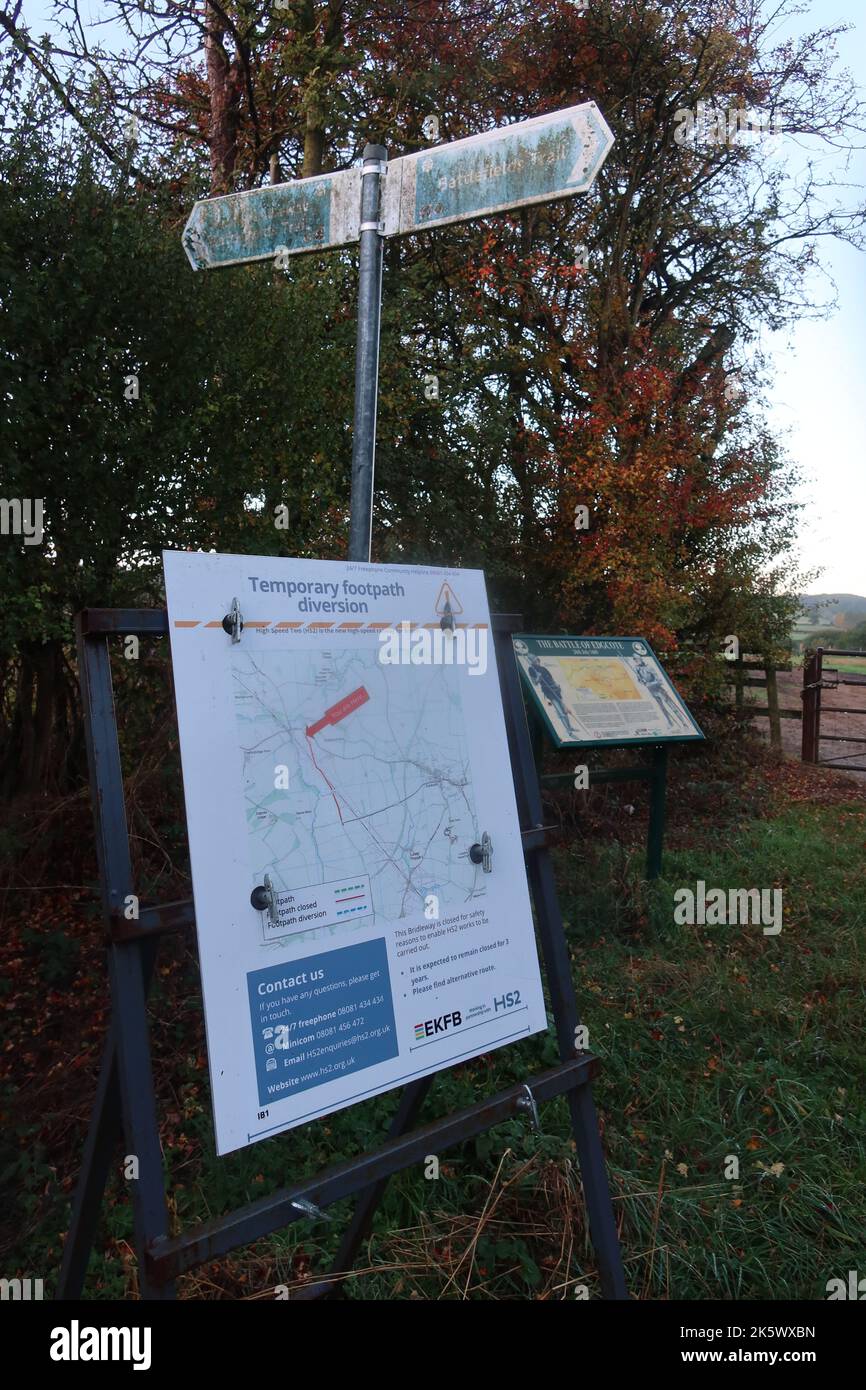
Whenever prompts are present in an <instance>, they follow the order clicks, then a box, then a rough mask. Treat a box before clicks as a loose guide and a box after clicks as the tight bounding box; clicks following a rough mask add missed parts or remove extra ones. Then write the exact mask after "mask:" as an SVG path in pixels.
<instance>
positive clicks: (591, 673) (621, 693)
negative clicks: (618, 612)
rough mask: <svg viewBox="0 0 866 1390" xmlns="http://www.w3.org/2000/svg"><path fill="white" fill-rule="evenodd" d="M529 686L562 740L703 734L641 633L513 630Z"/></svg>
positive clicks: (676, 738)
mask: <svg viewBox="0 0 866 1390" xmlns="http://www.w3.org/2000/svg"><path fill="white" fill-rule="evenodd" d="M513 641H514V651H515V654H516V656H517V663H518V666H519V668H520V674H521V676H522V677H523V684H524V688H525V690H526V691H527V693H528V694H529V696H530V698H531V700H532V703H533V706H534V708H535V709H536V710H537V712H538V713H539V714H540V716H541V718H542V721H543V723H544V725H545V726H546V728H547V731H548V733H549V734H550V736H551V738H552V740H553V742H554V743H555V744H556V746H557V747H558V748H570V747H579V746H583V747H585V746H587V745H588V744H593V745H595V746H597V747H598V746H604V745H605V744H617V745H621V744H624V743H682V742H687V741H688V740H690V739H700V738H703V734H702V733H701V731H700V729H699V728H698V725H697V724H696V723H695V721H694V719H693V718H692V716H691V714H690V712H689V710H688V708H687V706H686V704H685V702H684V700H683V699H682V696H681V695H680V694H679V692H678V691H677V690H675V689H674V687H673V685H672V684H671V682H670V681H669V680H668V677H667V675H666V674H665V672H664V670H663V668H662V666H661V665H660V663H659V661H658V659H657V658H656V657H655V656H654V654H653V652H652V651H651V649H650V647H649V645H648V643H647V642H645V641H644V640H643V638H641V637H535V636H524V635H523V634H521V635H520V636H519V637H515V638H514V639H513Z"/></svg>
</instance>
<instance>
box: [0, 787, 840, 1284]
mask: <svg viewBox="0 0 866 1390" xmlns="http://www.w3.org/2000/svg"><path fill="white" fill-rule="evenodd" d="M708 794H709V793H708ZM747 804H751V803H747ZM710 810H711V808H710ZM675 829H676V827H674V830H675ZM639 838H640V837H639V834H637V835H633V836H632V839H633V840H634V841H635V843H634V844H633V845H623V844H621V843H615V842H611V841H610V840H608V842H607V843H606V844H599V842H598V841H597V840H589V841H584V842H583V843H581V844H578V843H577V842H576V841H573V842H572V845H571V847H570V848H568V849H564V850H562V851H560V852H559V853H558V859H557V876H558V882H559V886H560V901H561V904H562V908H563V914H564V917H565V919H566V923H567V934H568V940H569V946H570V951H571V956H572V961H573V968H574V978H575V982H576V988H577V994H578V1002H579V1005H580V1008H581V1014H582V1017H583V1020H584V1022H585V1023H586V1024H587V1025H588V1027H589V1030H590V1040H589V1046H590V1049H591V1050H592V1051H594V1052H596V1053H597V1054H598V1055H599V1056H600V1058H601V1059H602V1073H601V1077H600V1079H599V1081H598V1083H597V1084H596V1087H595V1094H596V1100H597V1105H598V1108H599V1112H600V1114H601V1116H602V1122H603V1127H604V1143H605V1148H606V1152H607V1155H608V1162H609V1169H610V1174H611V1183H612V1187H613V1193H614V1200H615V1207H616V1212H617V1217H618V1220H619V1222H620V1225H621V1233H622V1241H623V1250H624V1255H625V1259H626V1268H627V1273H628V1279H629V1284H630V1287H631V1290H632V1292H633V1293H634V1294H635V1295H636V1296H639V1297H643V1298H650V1299H656V1298H676V1299H713V1298H722V1299H734V1298H743V1299H770V1298H793V1299H815V1298H823V1297H824V1296H825V1285H826V1281H827V1280H828V1279H829V1278H832V1277H839V1276H842V1277H844V1276H845V1275H846V1273H847V1271H848V1270H849V1269H858V1270H859V1271H860V1273H861V1274H863V1273H864V1272H866V1139H864V1136H866V1125H864V1120H866V1101H864V1096H863V1086H862V1077H863V1057H864V1017H866V1011H864V980H866V971H864V939H866V876H864V874H863V849H864V841H866V806H864V803H863V801H862V800H861V801H859V802H858V801H853V800H852V801H851V802H850V803H848V804H835V805H831V806H815V805H812V804H809V803H806V802H798V803H792V804H789V805H787V806H786V807H785V808H784V809H782V810H781V811H780V812H779V813H778V814H773V815H771V816H767V815H764V816H760V815H755V816H753V817H751V818H743V819H742V820H740V819H739V818H738V816H737V815H736V814H730V815H726V816H725V817H723V818H722V828H721V829H719V826H718V823H716V824H714V820H713V816H712V814H709V815H708V816H707V819H706V822H705V823H696V824H694V825H692V826H690V827H689V832H688V834H687V835H686V834H683V833H672V836H671V846H672V847H671V848H670V849H669V850H668V853H667V855H666V860H665V877H664V879H663V880H661V881H660V882H658V883H656V884H654V885H648V884H646V883H645V882H644V881H643V880H642V878H641V873H642V867H643V850H642V846H640V845H639V843H638V840H639ZM697 879H703V880H704V881H705V882H706V883H707V885H708V886H713V887H723V888H725V887H733V886H737V887H755V886H758V887H773V886H779V887H782V888H783V890H784V926H783V930H782V932H781V934H780V935H779V936H776V937H767V936H764V935H763V934H762V932H761V929H760V927H759V926H758V927H755V926H740V927H705V928H702V927H688V926H678V925H676V924H675V923H674V921H673V893H674V891H675V889H676V888H677V887H680V886H689V885H691V886H692V887H694V884H695V882H696V880H697ZM23 930H24V932H27V931H32V930H33V928H32V927H30V926H28V927H25V928H24V929H23ZM55 930H56V922H55V923H54V924H53V926H52V931H55ZM88 931H89V933H90V936H91V937H92V935H93V927H92V924H91V925H90V926H89V927H88ZM48 935H51V933H48ZM89 939H90V938H89V937H88V940H89ZM64 942H65V937H64ZM31 945H32V937H30V938H28V937H27V936H26V935H23V934H22V935H20V937H19V940H18V941H17V942H16V943H15V949H20V951H21V952H22V953H23V956H22V958H23V959H25V960H26V958H27V951H28V949H30V947H31ZM49 945H50V943H49ZM88 949H89V948H88ZM56 954H57V953H56V952H54V951H53V950H51V949H49V951H48V953H47V954H45V953H43V955H42V956H41V958H40V960H39V972H38V975H39V979H38V992H39V997H40V1000H41V1002H42V1005H43V1006H44V1005H45V1001H46V999H47V1001H48V1004H49V1006H50V1007H53V1008H54V1009H56V1011H57V1013H58V1014H59V1015H60V1027H59V1030H58V1035H57V1041H58V1045H59V1046H60V1048H61V1056H62V1055H65V1056H66V1058H67V1060H71V1055H72V1056H78V1055H84V1050H85V1043H84V1042H83V1041H82V1038H81V1037H79V1036H77V1031H76V1030H78V1029H79V1028H80V1029H81V1031H82V1034H84V1033H85V1032H86V1026H89V1025H90V1022H91V1021H92V1020H91V1014H92V1008H91V1006H90V1005H89V1004H86V1003H85V1004H83V1005H82V1007H83V1008H86V1010H87V1025H85V1021H84V1016H83V1015H82V1017H81V1018H80V1019H76V1018H75V1017H71V1016H70V1014H69V1009H70V1008H71V1007H72V1004H71V1002H70V1001H71V1000H72V999H74V998H75V996H76V995H77V993H78V992H79V991H81V993H82V998H84V997H85V996H86V990H85V989H84V981H86V980H89V979H90V978H91V975H90V972H94V978H95V972H98V971H99V969H100V965H99V963H98V957H94V958H92V959H88V950H87V949H85V948H84V947H83V946H82V947H81V948H76V949H75V950H71V949H70V948H69V946H68V944H64V945H63V949H62V951H61V952H60V954H57V959H55V958H54V957H55V955H56ZM25 973H26V972H25ZM52 990H53V991H54V993H52V992H51V991H52ZM198 991H199V986H198V981H197V973H196V968H195V960H194V956H193V954H192V951H191V949H190V947H189V945H188V944H184V943H182V942H181V941H177V942H176V943H175V944H174V945H173V946H170V947H169V948H168V950H167V952H166V953H165V955H164V956H163V958H162V964H161V966H160V968H159V970H158V972H157V976H156V988H155V992H154V995H153V998H152V1000H151V1004H150V1011H151V1023H152V1030H153V1047H154V1064H155V1073H156V1076H157V1083H158V1106H159V1113H160V1118H161V1136H162V1142H163V1148H164V1152H165V1158H166V1170H167V1174H166V1176H167V1180H168V1190H169V1210H170V1219H171V1223H172V1227H173V1229H180V1228H181V1227H186V1226H187V1225H189V1224H190V1223H192V1222H197V1221H201V1220H205V1219H207V1218H208V1217H210V1216H213V1215H217V1214H219V1213H221V1212H223V1211H226V1210H228V1209H230V1208H231V1207H235V1206H238V1205H240V1204H242V1203H244V1202H247V1201H249V1200H253V1199H255V1198H256V1197H259V1196H262V1195H264V1194H266V1193H268V1192H270V1191H272V1190H273V1189H274V1188H276V1187H277V1186H280V1185H282V1184H283V1183H285V1182H287V1181H291V1179H292V1177H293V1176H295V1175H298V1176H300V1175H301V1174H303V1173H306V1172H309V1171H311V1170H314V1169H316V1168H318V1167H322V1166H325V1165H327V1164H330V1163H334V1162H337V1161H339V1160H340V1159H341V1158H344V1157H346V1156H348V1155H349V1154H352V1153H357V1152H359V1151H360V1150H362V1149H364V1148H367V1147H371V1146H373V1145H375V1144H376V1143H378V1142H380V1141H381V1139H382V1138H383V1136H384V1132H385V1128H386V1126H387V1119H388V1116H389V1114H390V1113H391V1111H392V1110H393V1107H394V1104H395V1097H385V1098H383V1099H379V1100H377V1101H371V1102H368V1103H366V1104H362V1105H359V1106H356V1107H354V1108H353V1109H351V1110H350V1111H346V1112H342V1113H340V1114H337V1115H335V1116H332V1117H330V1118H329V1119H327V1120H324V1121H319V1122H317V1123H316V1124H313V1125H310V1126H307V1127H304V1128H303V1129H300V1130H296V1131H294V1132H293V1133H291V1134H289V1135H283V1136H280V1137H278V1138H275V1139H273V1140H270V1141H267V1142H265V1143H262V1144H259V1145H256V1146H254V1147H253V1148H251V1149H247V1150H244V1151H242V1152H241V1153H238V1154H235V1155H232V1156H230V1157H229V1158H226V1159H217V1158H215V1157H214V1154H213V1142H212V1133H211V1120H210V1110H209V1098H208V1088H207V1083H206V1071H205V1070H204V1061H203V1043H202V1030H201V1015H200V998H199V992H198ZM55 1000H56V1002H52V1001H55ZM21 1007H22V1006H21V1003H20V1001H19V1003H18V1004H17V1005H16V1011H15V1014H14V1015H9V1014H7V1018H8V1017H14V1018H17V1017H18V1014H19V1012H21ZM31 1016H32V1015H31ZM103 1027H104V1022H103V1021H102V1020H99V1019H97V1020H96V1023H95V1025H94V1036H93V1038H92V1039H91V1040H90V1041H89V1042H88V1043H87V1044H86V1046H89V1047H90V1048H91V1053H90V1054H89V1055H90V1056H91V1066H92V1062H93V1059H95V1056H96V1052H95V1047H96V1045H97V1041H98V1038H99V1037H101V1033H102V1028H103ZM71 1037H72V1038H74V1041H71V1040H70V1038H71ZM53 1041H54V1039H53V1035H51V1034H50V1030H49V1035H48V1036H47V1037H46V1038H45V1039H44V1040H43V1042H42V1043H40V1046H41V1049H42V1050H41V1053H40V1063H39V1064H40V1071H39V1075H40V1078H42V1080H41V1082H40V1085H41V1087H42V1089H41V1090H40V1091H39V1092H38V1094H39V1105H40V1107H41V1111H42V1113H41V1115H40V1117H39V1118H38V1119H36V1118H34V1117H33V1116H32V1114H29V1115H28V1114H25V1112H23V1111H21V1110H16V1109H15V1108H14V1107H10V1109H9V1111H8V1112H7V1125H6V1138H5V1146H4V1151H3V1156H2V1161H0V1162H2V1166H3V1167H4V1168H5V1170H6V1171H5V1174H4V1176H5V1178H6V1180H7V1181H10V1182H13V1183H14V1184H15V1186H16V1187H17V1189H18V1192H19V1194H20V1196H19V1199H18V1205H17V1207H16V1211H15V1221H14V1231H13V1233H12V1236H11V1238H10V1240H9V1242H8V1243H7V1245H6V1251H5V1254H4V1256H3V1263H4V1273H6V1274H7V1275H8V1276H9V1277H12V1275H13V1274H14V1273H15V1272H16V1271H17V1272H19V1273H20V1274H21V1275H23V1276H26V1275H28V1274H29V1275H31V1276H33V1277H44V1278H45V1280H46V1290H47V1291H49V1290H52V1291H53V1287H54V1281H55V1280H56V1271H57V1268H58V1265H59V1255H60V1249H61V1241H60V1232H61V1231H63V1230H64V1229H65V1226H66V1223H67V1221H68V1198H69V1194H70V1189H71V1182H72V1177H73V1174H74V1171H75V1168H76V1166H77V1162H78V1155H79V1154H80V1145H81V1139H82V1132H83V1131H82V1122H83V1119H84V1116H85V1115H86V1110H87V1103H88V1102H89V1098H90V1095H91V1094H92V1088H91V1086H90V1085H89V1084H88V1086H87V1087H86V1088H85V1090H84V1093H83V1095H82V1098H81V1099H80V1100H79V1101H77V1102H75V1103H74V1104H73V1105H72V1108H71V1110H70V1107H69V1102H68V1095H69V1089H68V1088H69V1080H70V1078H69V1076H68V1074H67V1070H66V1068H63V1069H62V1070H61V1074H60V1076H59V1078H58V1084H57V1091H56V1093H55V1092H54V1091H52V1090H51V1088H50V1086H49V1085H48V1082H47V1079H46V1078H48V1077H50V1075H51V1072H52V1069H53V1068H51V1067H50V1066H49V1064H50V1063H51V1062H52V1058H53V1055H54V1054H53V1053H52V1046H53ZM13 1045H14V1043H13ZM22 1045H25V1044H22ZM64 1049H65V1054H64V1051H63V1050H64ZM555 1060H556V1056H555V1051H554V1048H553V1045H552V1043H551V1040H550V1038H549V1037H545V1036H541V1037H537V1038H534V1039H530V1040H528V1041H527V1042H525V1043H523V1044H521V1045H519V1046H517V1047H514V1048H511V1049H505V1050H503V1051H501V1052H497V1053H492V1054H488V1055H487V1056H485V1057H482V1058H479V1059H476V1060H475V1061H473V1062H472V1063H470V1064H468V1065H466V1066H464V1067H461V1068H459V1069H456V1070H454V1071H452V1072H449V1073H443V1074H442V1075H441V1076H440V1077H438V1078H437V1080H436V1082H435V1084H434V1088H433V1091H432V1094H431V1098H430V1099H429V1100H428V1104H427V1109H426V1110H425V1115H427V1116H432V1115H433V1114H444V1113H446V1112H447V1111H448V1110H450V1109H453V1108H456V1107H458V1106H463V1105H467V1104H470V1103H471V1102H472V1101H473V1100H475V1099H477V1098H478V1097H479V1096H480V1095H482V1094H484V1093H489V1092H491V1091H494V1090H496V1089H499V1088H500V1087H502V1086H505V1085H509V1084H512V1083H513V1082H514V1081H515V1080H518V1079H521V1078H522V1077H523V1076H526V1075H529V1074H531V1073H532V1072H533V1071H536V1070H540V1069H541V1068H543V1067H544V1066H547V1065H551V1064H552V1063H553V1062H554V1061H555ZM46 1087H47V1089H46ZM84 1096H86V1100H85V1099H84ZM4 1108H5V1107H4ZM31 1109H32V1107H31ZM541 1119H542V1133H541V1134H540V1135H535V1134H533V1133H532V1132H531V1130H530V1129H529V1127H528V1125H527V1123H526V1121H525V1119H524V1118H522V1117H521V1118H520V1119H515V1120H513V1121H511V1122H509V1123H508V1124H505V1125H502V1126H499V1127H498V1128H497V1129H496V1130H494V1131H492V1132H490V1133H488V1134H486V1135H484V1136H482V1137H481V1138H479V1139H478V1140H477V1141H474V1142H471V1143H467V1144H464V1145H463V1146H461V1147H460V1148H459V1149H455V1150H453V1151H449V1152H448V1153H444V1154H441V1155H439V1156H438V1159H439V1176H438V1178H436V1177H431V1176H425V1168H426V1170H427V1172H428V1173H430V1172H432V1170H433V1169H434V1168H435V1165H433V1164H427V1165H425V1166H419V1167H418V1168H417V1169H413V1170H409V1171H407V1172H405V1173H403V1174H401V1175H399V1176H398V1177H397V1178H396V1179H393V1180H392V1181H391V1182H390V1184H389V1185H388V1188H387V1191H386V1196H385V1199H384V1202H383V1204H382V1207H381V1208H380V1212H379V1215H378V1218H377V1222H376V1226H375V1229H374V1232H373V1235H372V1237H371V1240H370V1241H369V1242H368V1245H367V1247H366V1249H365V1251H364V1252H363V1254H362V1256H361V1257H360V1258H359V1260H358V1262H357V1264H358V1268H357V1272H356V1273H355V1275H354V1276H353V1278H352V1280H351V1281H350V1284H349V1286H348V1293H349V1295H350V1296H354V1297H362V1298H379V1299H382V1298H424V1299H430V1298H449V1299H450V1298H473V1299H474V1298H482V1299H524V1298H527V1297H528V1298H560V1299H561V1298H565V1297H572V1296H573V1294H574V1292H575V1290H576V1289H577V1288H578V1286H581V1285H582V1286H583V1287H585V1288H586V1289H587V1290H588V1292H589V1294H590V1295H595V1294H597V1292H598V1280H597V1277H596V1272H595V1266H594V1258H593V1253H592V1247H591V1245H590V1243H589V1241H588V1238H587V1232H586V1226H585V1219H584V1210H583V1203H582V1200H581V1196H580V1188H579V1174H578V1172H577V1170H576V1165H575V1161H574V1150H573V1144H572V1142H571V1138H570V1134H569V1129H568V1120H567V1112H566V1109H565V1105H564V1103H563V1102H554V1103H552V1104H549V1105H546V1106H544V1107H543V1108H542V1114H541ZM61 1140H65V1141H66V1146H65V1149H62V1145H61ZM61 1150H62V1156H61V1157H60V1158H59V1159H58V1154H59V1153H61ZM120 1157H121V1155H120V1154H118V1168H117V1170H116V1172H115V1173H114V1175H113V1177H112V1179H111V1184H110V1191H109V1201H108V1203H107V1206H106V1210H105V1215H104V1217H103V1221H102V1225H101V1229H100V1233H99V1250H100V1256H99V1257H98V1258H94V1260H93V1261H92V1263H91V1271H90V1274H89V1279H88V1286H87V1294H88V1295H89V1296H90V1297H97V1298H110V1297H124V1296H127V1297H128V1296H131V1295H134V1293H135V1290H136V1274H135V1263H134V1259H133V1256H132V1250H131V1221H130V1206H129V1203H128V1201H127V1200H126V1193H125V1184H124V1179H123V1177H122V1175H121V1173H120ZM737 1170H738V1171H737ZM349 1210H350V1207H349V1204H348V1203H343V1204H341V1205H340V1206H338V1207H334V1208H332V1209H331V1214H332V1215H333V1217H334V1218H335V1219H334V1220H333V1221H332V1222H324V1221H310V1220H307V1219H304V1220H302V1221H300V1222H298V1223H296V1224H295V1225H294V1226H292V1227H290V1228H289V1229H288V1230H286V1231H284V1232H282V1233H280V1234H279V1235H276V1236H272V1237H269V1238H267V1239H265V1240H262V1241H260V1242H258V1244H257V1245H255V1246H253V1247H250V1248H249V1249H247V1250H243V1251H239V1252H237V1253H236V1254H235V1255H233V1256H232V1257H230V1258H227V1259H225V1260H223V1261H220V1262H214V1263H213V1264H211V1265H209V1266H206V1267H205V1268H203V1269H201V1270H197V1271H194V1272H193V1273H192V1274H190V1275H188V1276H185V1278H184V1279H183V1280H182V1281H181V1286H180V1293H181V1295H182V1296H186V1297H193V1298H201V1297H204V1298H219V1297H223V1298H225V1297H259V1298H272V1297H274V1287H275V1285H287V1286H289V1287H295V1286H297V1285H298V1284H299V1283H302V1282H303V1281H304V1280H305V1279H307V1278H308V1277H309V1276H310V1275H311V1274H318V1273H320V1272H322V1271H324V1269H325V1268H326V1267H327V1261H328V1259H329V1257H330V1256H331V1255H332V1254H333V1252H334V1251H335V1249H336V1245H337V1242H338V1240H339V1236H340V1233H341V1231H342V1229H344V1225H345V1219H346V1217H347V1215H348V1212H349Z"/></svg>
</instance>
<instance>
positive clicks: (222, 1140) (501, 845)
mask: <svg viewBox="0 0 866 1390" xmlns="http://www.w3.org/2000/svg"><path fill="white" fill-rule="evenodd" d="M164 564H165V580H166V597H167V600H168V614H169V625H170V632H171V649H172V663H173V667H174V684H175V693H176V699H177V711H178V726H179V729H180V748H181V757H182V763H183V780H184V792H185V797H186V815H187V825H188V828H189V842H190V853H191V862H192V875H193V888H194V897H195V911H196V922H197V923H198V939H199V958H200V962H201V973H202V985H203V992H204V1004H205V1019H206V1024H207V1040H208V1054H209V1060H210V1075H211V1086H212V1095H213V1105H214V1120H215V1128H216V1136H217V1149H218V1152H219V1153H221V1154H223V1153H228V1152H229V1151H230V1150H232V1149H237V1148H239V1147H241V1146H242V1145H246V1144H249V1143H253V1142H255V1141H256V1140H258V1139H262V1138H265V1137H267V1136H268V1135H271V1134H275V1133H277V1132H278V1131H279V1130H283V1129H287V1128H290V1127H291V1126H293V1125H298V1124H301V1123H303V1122H304V1121H307V1120H312V1119H315V1118H316V1117H317V1116H320V1115H326V1114H330V1113H331V1112H332V1111H335V1110H339V1109H342V1108H343V1107H345V1106H348V1105H351V1104H353V1103H354V1102H356V1101H359V1100H362V1099H364V1098H366V1097H368V1096H372V1095H376V1094H378V1093H379V1092H380V1091H385V1090H390V1089H391V1088H393V1087H394V1086H397V1085H402V1084H405V1083H406V1082H408V1081H410V1080H412V1079H414V1078H416V1077H419V1076H424V1075H426V1074H428V1073H430V1072H435V1071H439V1070H441V1069H442V1068H443V1067H446V1066H450V1065H452V1064H453V1063H455V1062H460V1061H464V1060H465V1059H466V1058H467V1057H474V1056H477V1054H478V1053H481V1052H489V1051H491V1050H493V1049H494V1048H497V1047H502V1046H503V1045H504V1044H506V1043H509V1042H512V1041H514V1040H515V1039H516V1038H521V1037H526V1036H527V1034H529V1033H535V1032H539V1031H541V1030H544V1029H546V1027H547V1018H546V1014H545V1006H544V997H543V993H542V988H541V978H540V973H539V966H538V960H537V956H536V948H535V933H534V930H533V924H532V912H531V908H530V903H529V893H528V889H527V885H526V870H525V868H524V864H523V855H522V852H521V843H520V828H519V824H518V819H517V808H516V805H515V800H514V788H513V785H512V780H511V770H510V765H509V759H508V744H507V741H506V736H505V725H504V722H503V717H502V705H501V700H500V695H499V689H498V685H497V679H496V666H495V661H494V659H493V654H492V651H490V650H489V642H488V639H489V632H490V614H489V611H488V607H487V598H486V594H485V588H484V577H483V575H482V574H481V572H480V571H478V570H439V569H436V570H431V569H429V568H418V567H412V566H402V565H401V566H396V565H389V566H387V567H385V566H377V565H357V564H352V563H348V562H340V561H328V560H290V559H276V558H274V557H270V558H268V557H259V558H257V557H250V556H238V555H214V554H209V555H208V554H191V553H183V554H181V553H171V552H167V553H166V554H165V555H164ZM446 587H447V588H448V589H450V591H451V593H452V594H455V595H456V596H457V599H458V600H459V604H460V606H461V607H462V621H461V626H460V627H459V628H456V627H454V628H446V629H444V630H443V628H442V627H441V626H440V619H439V618H438V617H437V601H438V598H439V595H440V593H441V592H442V590H443V588H446ZM235 599H236V600H237V604H238V607H239V608H240V611H241V613H242V614H243V615H246V619H247V620H246V621H245V623H244V626H243V628H242V629H240V628H238V631H237V633H236V636H237V640H236V641H228V640H226V634H225V633H224V631H223V629H222V627H221V624H220V620H219V618H217V619H214V616H213V615H214V612H215V608H214V605H215V603H217V606H219V603H220V602H221V603H222V607H221V608H220V609H219V611H220V612H223V611H226V612H227V611H229V610H230V609H231V607H232V603H233V601H234V600H235ZM437 649H438V650H437ZM487 842H489V844H490V845H492V852H491V851H490V850H488V851H487V853H486V855H485V856H484V857H482V854H481V851H480V847H481V845H482V844H485V847H486V844H487ZM474 846H478V847H479V848H478V849H476V850H475V851H474V858H473V847H474ZM254 904H255V905H254ZM259 904H261V906H260V907H259V906H258V905H259Z"/></svg>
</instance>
